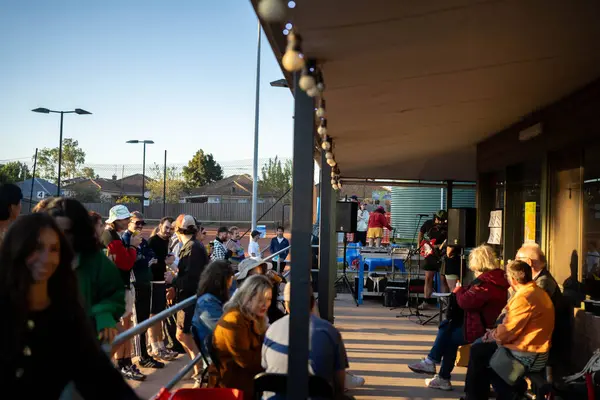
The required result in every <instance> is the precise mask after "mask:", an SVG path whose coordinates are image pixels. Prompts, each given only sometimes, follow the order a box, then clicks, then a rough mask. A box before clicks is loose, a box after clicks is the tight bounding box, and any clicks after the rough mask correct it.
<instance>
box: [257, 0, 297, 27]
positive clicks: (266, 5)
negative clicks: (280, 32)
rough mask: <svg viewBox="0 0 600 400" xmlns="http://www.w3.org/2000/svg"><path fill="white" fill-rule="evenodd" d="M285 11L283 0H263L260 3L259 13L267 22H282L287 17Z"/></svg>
mask: <svg viewBox="0 0 600 400" xmlns="http://www.w3.org/2000/svg"><path fill="white" fill-rule="evenodd" d="M288 7H289V3H288ZM290 8H293V7H290ZM285 13H286V9H285V6H284V4H283V1H282V0H261V1H260V3H258V14H259V15H260V16H261V17H262V19H264V20H265V21H267V22H271V23H273V22H281V21H283V19H284V18H285Z"/></svg>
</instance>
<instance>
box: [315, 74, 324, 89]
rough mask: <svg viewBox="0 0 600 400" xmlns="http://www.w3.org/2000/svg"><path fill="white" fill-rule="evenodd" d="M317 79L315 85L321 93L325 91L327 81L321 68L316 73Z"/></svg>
mask: <svg viewBox="0 0 600 400" xmlns="http://www.w3.org/2000/svg"><path fill="white" fill-rule="evenodd" d="M315 80H316V81H317V83H316V85H315V87H316V88H317V90H318V91H319V93H323V92H324V91H325V81H324V80H323V73H322V72H321V69H320V68H319V69H317V71H316V73H315Z"/></svg>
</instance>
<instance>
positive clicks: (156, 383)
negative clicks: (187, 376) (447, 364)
mask: <svg viewBox="0 0 600 400" xmlns="http://www.w3.org/2000/svg"><path fill="white" fill-rule="evenodd" d="M400 311H401V310H389V309H388V308H386V307H383V306H382V305H381V303H380V302H377V301H375V300H366V301H365V304H363V305H362V306H360V307H356V305H355V304H354V302H353V301H352V298H351V297H350V295H348V294H341V295H338V298H337V299H336V300H335V316H336V317H335V325H336V327H337V328H338V329H339V330H340V331H341V333H342V337H343V338H344V343H345V345H346V351H347V352H348V357H349V359H350V371H351V372H352V373H354V374H356V375H360V376H362V377H364V378H365V380H366V382H365V385H364V386H363V387H361V388H358V389H355V390H353V391H352V392H350V393H349V394H351V395H353V396H355V398H356V399H357V400H374V399H377V400H386V399H410V400H421V399H423V400H424V399H432V400H436V399H458V398H459V397H460V396H461V395H462V390H463V385H464V378H465V375H464V374H465V369H464V368H458V367H457V368H456V369H455V371H454V374H453V379H452V383H453V385H454V391H452V392H442V391H437V390H432V389H428V388H426V387H425V386H424V380H425V378H426V376H423V375H417V374H414V373H413V372H411V371H410V370H409V369H408V367H407V364H408V363H410V362H413V361H414V360H418V359H420V358H421V357H424V356H425V355H426V354H427V353H428V351H429V349H430V347H431V344H432V343H433V340H434V338H435V334H436V332H437V326H436V325H435V324H431V325H428V326H421V325H418V324H417V323H415V322H414V321H415V319H414V317H413V318H411V319H410V320H408V319H407V318H406V317H404V318H396V315H397V314H398V313H399V312H400ZM433 312H434V311H431V312H429V313H433ZM188 360H189V358H188V357H187V356H186V357H183V356H181V357H179V358H178V359H177V360H175V361H173V362H171V363H169V364H168V365H167V367H166V368H165V369H162V370H154V371H153V370H144V372H145V373H149V375H148V379H147V380H146V382H143V383H141V384H140V383H135V384H134V385H132V386H134V387H135V388H136V390H137V393H138V394H139V396H140V397H141V398H143V399H150V398H151V397H152V396H153V395H155V394H156V393H157V392H158V391H159V390H160V388H161V387H162V386H163V385H164V384H165V383H167V382H168V381H169V379H170V378H171V377H172V376H173V375H174V374H175V373H176V372H177V371H178V370H179V369H180V368H182V367H183V366H184V365H185V363H186V362H188ZM184 385H185V387H190V386H191V382H190V381H187V382H184Z"/></svg>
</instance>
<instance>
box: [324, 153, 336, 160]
mask: <svg viewBox="0 0 600 400" xmlns="http://www.w3.org/2000/svg"><path fill="white" fill-rule="evenodd" d="M325 158H326V159H328V160H333V158H334V157H333V153H332V152H331V151H328V152H327V153H325Z"/></svg>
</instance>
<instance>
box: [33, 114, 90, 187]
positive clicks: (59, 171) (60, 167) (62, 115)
mask: <svg viewBox="0 0 600 400" xmlns="http://www.w3.org/2000/svg"><path fill="white" fill-rule="evenodd" d="M31 111H33V112H36V113H41V114H50V113H55V114H60V142H59V143H58V178H57V179H56V187H57V189H56V196H57V197H60V174H61V171H62V148H63V118H64V115H65V114H77V115H90V114H91V112H89V111H86V110H84V109H81V108H76V109H74V110H71V111H55V110H50V109H48V108H43V107H39V108H36V109H34V110H31Z"/></svg>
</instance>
